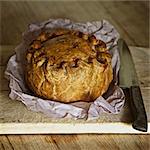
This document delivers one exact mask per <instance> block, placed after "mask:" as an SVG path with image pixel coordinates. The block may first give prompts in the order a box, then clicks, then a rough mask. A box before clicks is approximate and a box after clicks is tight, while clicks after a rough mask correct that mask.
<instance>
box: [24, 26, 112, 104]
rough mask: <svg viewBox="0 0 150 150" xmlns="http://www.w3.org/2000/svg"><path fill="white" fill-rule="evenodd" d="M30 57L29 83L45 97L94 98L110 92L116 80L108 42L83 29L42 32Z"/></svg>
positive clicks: (27, 66) (27, 68)
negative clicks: (111, 84) (110, 85)
mask: <svg viewBox="0 0 150 150" xmlns="http://www.w3.org/2000/svg"><path fill="white" fill-rule="evenodd" d="M26 60H27V64H26V71H25V80H26V83H27V85H28V87H29V89H30V90H31V91H32V92H34V94H35V95H36V96H39V97H41V98H44V99H50V100H54V101H59V102H64V103H69V102H75V101H88V102H90V101H94V100H95V99H96V98H97V97H99V96H101V95H102V94H104V93H105V92H106V91H107V89H108V87H109V84H110V82H111V81H112V79H113V71H112V66H111V55H110V54H109V53H108V51H107V49H106V44H105V43H104V42H103V41H101V40H97V39H96V38H95V36H94V35H90V34H85V33H82V32H80V31H74V30H69V29H61V28H56V29H51V30H45V31H42V32H41V33H40V35H38V37H37V38H36V39H34V40H33V41H32V42H31V44H30V46H29V48H28V50H27V53H26Z"/></svg>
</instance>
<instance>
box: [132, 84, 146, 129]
mask: <svg viewBox="0 0 150 150" xmlns="http://www.w3.org/2000/svg"><path fill="white" fill-rule="evenodd" d="M130 98H131V102H132V103H131V106H132V107H133V109H132V111H133V117H134V121H133V124H132V126H133V128H134V129H136V130H139V131H143V132H147V126H148V125H147V124H148V123H147V116H146V111H145V108H144V103H143V99H142V94H141V90H140V87H139V86H131V87H130Z"/></svg>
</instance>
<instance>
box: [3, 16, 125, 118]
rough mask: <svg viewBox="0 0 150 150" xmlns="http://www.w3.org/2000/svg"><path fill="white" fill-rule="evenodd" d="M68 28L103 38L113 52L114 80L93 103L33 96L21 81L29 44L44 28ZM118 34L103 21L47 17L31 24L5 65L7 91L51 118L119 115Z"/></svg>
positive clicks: (120, 95) (120, 99) (120, 98)
mask: <svg viewBox="0 0 150 150" xmlns="http://www.w3.org/2000/svg"><path fill="white" fill-rule="evenodd" d="M57 27H63V28H69V29H74V30H80V31H82V32H85V33H90V34H94V35H95V36H96V38H97V39H101V40H103V41H104V42H105V43H106V45H107V48H108V50H109V52H110V54H111V55H112V67H113V75H114V78H113V81H112V83H111V84H110V86H109V89H108V90H107V92H106V93H105V94H104V95H103V96H100V97H98V98H97V99H96V100H95V101H94V102H74V103H70V104H64V103H61V102H55V101H52V100H43V99H41V98H39V97H36V96H34V95H32V94H31V93H30V92H29V90H28V88H27V86H26V84H25V80H24V69H23V64H24V62H25V57H24V56H25V51H26V50H27V48H28V46H29V43H30V42H31V41H32V40H33V39H34V38H35V37H36V36H37V35H38V34H39V33H40V32H41V31H42V30H43V29H47V28H57ZM118 39H119V34H118V32H117V31H116V29H115V28H114V27H113V26H112V25H111V24H110V23H109V22H108V21H106V20H102V21H96V22H86V23H75V22H72V21H70V20H69V19H49V20H47V21H45V22H42V23H39V24H30V25H29V27H28V30H27V31H25V32H24V33H23V41H22V43H21V44H20V45H18V46H17V47H16V49H15V51H16V54H15V55H13V56H12V57H11V58H10V59H9V61H8V64H7V68H6V70H5V76H6V78H7V79H8V80H9V87H10V94H9V97H10V98H11V99H13V100H19V101H21V102H22V103H24V104H25V105H26V107H27V108H28V109H30V110H32V111H36V112H42V113H44V114H45V115H47V116H48V117H51V118H74V119H88V120H89V119H95V118H99V117H100V116H101V114H102V113H103V112H105V113H112V114H118V113H119V112H120V111H121V109H122V107H123V105H124V102H125V96H124V93H123V91H122V89H121V88H120V87H119V86H118V85H117V76H118V71H119V67H120V59H119V53H118V47H117V41H118Z"/></svg>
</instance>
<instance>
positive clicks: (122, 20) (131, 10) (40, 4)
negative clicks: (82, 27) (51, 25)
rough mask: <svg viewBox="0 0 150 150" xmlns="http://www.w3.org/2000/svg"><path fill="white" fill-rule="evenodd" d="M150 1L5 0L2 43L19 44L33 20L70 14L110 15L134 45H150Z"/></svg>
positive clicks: (81, 17) (80, 18) (76, 18)
mask: <svg viewBox="0 0 150 150" xmlns="http://www.w3.org/2000/svg"><path fill="white" fill-rule="evenodd" d="M148 4H149V3H148V1H125V2H123V1H117V2H114V1H86V2H85V1H72V2H71V1H25V2H20V1H6V2H4V1H2V2H1V41H0V44H1V45H16V44H19V42H20V41H21V34H22V32H23V31H24V30H25V29H26V28H27V26H28V24H30V23H32V22H41V21H44V20H47V19H49V18H69V19H72V20H73V21H78V22H86V21H95V20H101V19H106V20H108V21H110V23H112V24H113V25H114V26H115V27H116V29H117V30H118V31H119V33H120V34H121V36H122V37H123V38H124V39H125V40H126V41H127V43H128V45H132V46H142V47H148V46H149V28H148V27H149V7H148Z"/></svg>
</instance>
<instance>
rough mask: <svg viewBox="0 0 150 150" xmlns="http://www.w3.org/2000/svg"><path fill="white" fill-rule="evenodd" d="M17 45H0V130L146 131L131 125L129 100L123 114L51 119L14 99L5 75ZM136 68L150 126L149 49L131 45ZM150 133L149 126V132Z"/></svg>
mask: <svg viewBox="0 0 150 150" xmlns="http://www.w3.org/2000/svg"><path fill="white" fill-rule="evenodd" d="M14 47H15V46H1V49H0V54H1V60H0V134H35V133H46V134H47V133H51V134H54V133H64V134H65V133H143V132H140V131H137V130H135V129H133V128H132V113H131V111H130V107H129V102H128V101H126V103H125V106H124V108H123V110H122V111H121V113H120V114H118V115H111V114H102V115H101V116H100V118H99V119H97V120H92V121H85V120H70V119H50V118H48V117H47V116H45V115H43V114H41V113H37V112H32V111H30V110H28V109H27V108H26V106H25V105H24V104H23V103H21V102H20V101H16V100H11V99H10V98H9V97H8V95H9V88H8V81H7V80H6V79H5V78H4V70H5V68H6V64H7V61H8V59H9V57H10V56H11V55H12V54H14ZM130 49H131V52H132V56H133V59H134V62H135V67H136V69H137V73H138V77H139V81H140V85H141V91H142V95H143V99H144V104H145V108H146V112H147V117H148V121H149V128H150V79H149V69H148V66H150V62H149V61H148V60H149V58H150V53H149V49H147V48H138V47H130ZM147 133H150V129H148V132H146V134H147Z"/></svg>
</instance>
